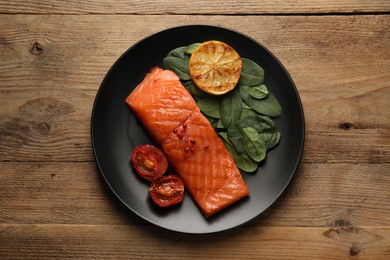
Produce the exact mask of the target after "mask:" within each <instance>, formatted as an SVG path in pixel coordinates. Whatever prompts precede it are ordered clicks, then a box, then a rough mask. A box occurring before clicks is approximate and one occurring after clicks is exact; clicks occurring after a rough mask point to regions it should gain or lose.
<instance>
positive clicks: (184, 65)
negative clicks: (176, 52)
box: [163, 56, 191, 80]
mask: <svg viewBox="0 0 390 260" xmlns="http://www.w3.org/2000/svg"><path fill="white" fill-rule="evenodd" d="M163 62H164V66H165V67H166V68H167V69H170V70H173V71H174V72H175V73H176V75H177V76H178V77H179V78H180V79H181V80H191V75H190V71H189V65H188V63H189V61H188V59H181V58H179V57H176V56H168V57H165V58H164V60H163Z"/></svg>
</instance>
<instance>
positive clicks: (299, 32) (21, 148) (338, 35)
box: [0, 15, 390, 163]
mask: <svg viewBox="0 0 390 260" xmlns="http://www.w3.org/2000/svg"><path fill="white" fill-rule="evenodd" d="M10 17H11V19H10ZM142 19H143V22H142V23H137V21H138V20H139V17H138V16H112V17H107V16H105V15H104V16H98V15H94V16H62V15H60V16H58V15H50V16H47V15H27V16H26V15H13V16H9V15H0V23H1V24H2V25H4V26H2V27H1V28H0V35H1V40H0V53H1V54H0V55H1V60H2V63H1V64H0V79H1V80H0V93H1V95H0V99H1V100H2V103H3V104H4V109H2V110H1V112H0V113H1V119H0V140H1V142H0V161H58V160H61V161H93V156H92V152H91V145H90V136H89V122H90V112H91V109H92V104H93V100H94V96H95V94H96V91H97V89H98V87H99V85H100V83H101V81H102V79H103V78H104V75H105V74H106V72H107V71H108V69H109V68H110V66H111V65H112V64H113V63H114V62H115V60H116V59H117V58H118V57H119V56H120V55H121V54H122V53H123V52H124V51H125V50H126V49H127V48H129V47H130V46H131V45H132V44H134V43H136V42H137V41H139V40H140V39H142V38H144V37H146V36H147V35H149V34H151V33H155V32H157V31H159V30H162V29H165V28H168V27H171V26H176V25H179V24H193V23H207V22H208V21H213V24H215V25H221V26H225V27H229V28H232V29H235V30H238V31H242V32H243V33H245V34H247V35H249V36H250V37H252V38H254V39H255V40H257V41H259V42H261V43H263V44H264V45H265V46H266V47H267V48H268V49H270V51H272V52H273V53H274V54H275V55H276V56H277V57H278V58H279V59H280V60H281V62H282V63H283V64H284V65H285V67H286V68H287V70H288V71H289V72H290V74H291V76H292V78H293V80H294V81H295V83H296V85H297V88H298V90H299V92H300V95H301V98H302V102H303V106H304V110H305V117H306V127H307V132H306V133H307V134H306V137H307V138H306V144H305V153H304V157H303V161H305V162H319V163H324V162H328V163H333V162H339V163H340V162H344V163H390V149H389V147H390V118H389V116H388V113H384V112H380V111H386V110H388V100H389V99H390V90H389V89H390V75H389V74H388V73H386V72H388V71H390V52H389V48H388V46H389V45H390V30H389V27H388V26H387V25H388V24H389V23H390V16H371V15H368V16H341V17H340V16H326V17H325V16H320V17H307V16H293V17H290V16H285V17H279V16H266V17H264V16H246V17H245V20H243V19H242V18H230V17H224V16H196V17H193V16H174V17H172V16H153V15H151V16H147V15H145V16H143V18H142ZM102 21H104V22H102ZM162 21H163V22H162ZM237 21H241V22H239V23H238V22H237ZM242 21H245V22H242ZM58 24H61V26H60V27H59V26H58ZM129 24H137V26H128V25H129ZM251 24H268V25H270V26H263V27H252V26H250V25H251ZM275 32H277V33H275ZM372 104H375V105H372ZM319 148H321V149H319Z"/></svg>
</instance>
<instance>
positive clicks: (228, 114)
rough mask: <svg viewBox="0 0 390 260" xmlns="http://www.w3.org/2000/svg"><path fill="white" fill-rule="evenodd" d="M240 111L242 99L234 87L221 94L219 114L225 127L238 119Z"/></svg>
mask: <svg viewBox="0 0 390 260" xmlns="http://www.w3.org/2000/svg"><path fill="white" fill-rule="evenodd" d="M241 112H242V99H241V96H240V93H238V91H237V90H236V89H233V90H232V91H230V92H228V93H227V94H225V95H223V96H222V99H221V102H220V105H219V113H220V115H221V120H222V124H223V125H224V126H225V128H226V129H227V128H229V127H230V125H231V124H232V123H233V122H235V121H237V120H238V119H240V117H241Z"/></svg>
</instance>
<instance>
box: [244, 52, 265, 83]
mask: <svg viewBox="0 0 390 260" xmlns="http://www.w3.org/2000/svg"><path fill="white" fill-rule="evenodd" d="M241 60H242V69H241V76H240V80H239V83H240V84H242V85H244V86H258V85H260V84H263V83H264V69H263V68H262V67H260V66H259V65H258V64H257V63H255V62H254V61H252V60H249V59H245V58H241Z"/></svg>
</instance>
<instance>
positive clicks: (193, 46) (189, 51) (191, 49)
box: [184, 43, 200, 55]
mask: <svg viewBox="0 0 390 260" xmlns="http://www.w3.org/2000/svg"><path fill="white" fill-rule="evenodd" d="M199 45H200V43H193V44H190V45H188V46H187V48H186V49H185V51H184V53H185V54H187V55H191V54H192V53H193V52H194V50H195V49H196V48H198V46H199Z"/></svg>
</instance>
